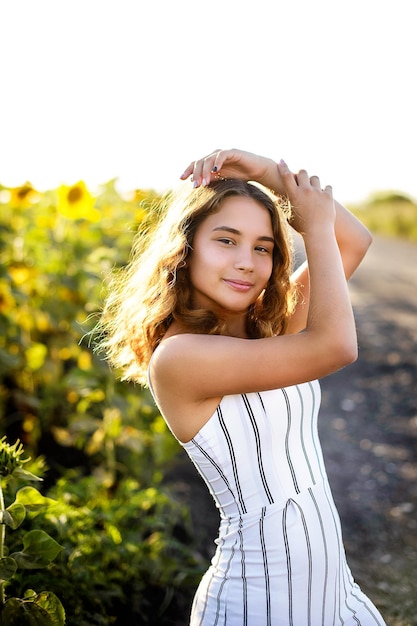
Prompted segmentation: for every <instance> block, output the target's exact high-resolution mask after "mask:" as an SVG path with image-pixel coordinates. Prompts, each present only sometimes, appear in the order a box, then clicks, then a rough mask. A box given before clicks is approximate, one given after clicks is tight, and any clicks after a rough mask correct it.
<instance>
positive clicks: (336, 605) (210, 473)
mask: <svg viewBox="0 0 417 626" xmlns="http://www.w3.org/2000/svg"><path fill="white" fill-rule="evenodd" d="M319 404H320V387H319V384H318V382H316V381H315V382H312V383H306V384H302V385H296V386H293V387H288V388H285V389H276V390H272V391H267V392H262V393H250V394H243V395H234V396H225V397H224V398H223V399H222V401H221V402H220V404H219V406H218V408H217V410H216V412H215V413H214V414H213V415H212V417H211V418H210V419H209V421H208V422H207V423H206V424H205V425H204V426H203V428H202V429H201V430H200V431H199V433H198V434H197V435H196V436H195V437H194V438H193V439H192V440H191V441H190V442H188V443H185V444H183V447H184V448H185V450H186V451H187V453H188V454H189V456H190V458H191V459H192V461H193V463H194V464H195V465H196V467H197V469H198V471H199V472H200V474H201V475H202V477H203V479H204V480H205V482H206V483H207V486H208V488H209V490H210V492H211V494H212V495H213V498H214V500H215V502H216V505H217V507H218V509H219V512H220V528H219V536H218V538H217V540H216V544H217V549H216V552H215V555H214V557H213V559H212V562H211V567H210V568H209V569H208V571H207V572H206V574H205V575H204V577H203V578H202V580H201V583H200V585H199V587H198V590H197V592H196V595H195V598H194V603H193V607H192V615H191V621H190V624H191V626H342V625H345V626H355V625H356V626H358V625H361V626H384V625H385V622H384V620H383V619H382V617H381V615H380V613H379V612H378V610H377V609H376V608H375V606H374V605H373V604H372V603H371V602H370V600H369V599H368V598H367V597H366V596H365V595H364V594H363V593H362V592H361V590H360V589H359V587H358V585H357V584H356V583H355V582H354V580H353V578H352V575H351V573H350V570H349V567H348V565H347V562H346V558H345V552H344V548H343V543H342V535H341V529H340V522H339V516H338V513H337V511H336V508H335V505H334V502H333V498H332V495H331V491H330V486H329V483H328V480H327V476H326V471H325V468H324V463H323V456H322V452H321V447H320V442H319V439H318V433H317V414H318V409H319Z"/></svg>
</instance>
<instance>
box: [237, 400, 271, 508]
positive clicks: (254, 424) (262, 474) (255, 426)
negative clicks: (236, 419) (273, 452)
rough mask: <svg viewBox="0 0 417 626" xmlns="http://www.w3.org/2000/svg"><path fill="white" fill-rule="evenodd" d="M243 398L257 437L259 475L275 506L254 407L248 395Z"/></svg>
mask: <svg viewBox="0 0 417 626" xmlns="http://www.w3.org/2000/svg"><path fill="white" fill-rule="evenodd" d="M257 396H258V398H260V396H259V394H257ZM242 398H243V402H244V404H245V407H246V411H247V412H248V415H249V419H250V421H251V424H252V428H253V433H254V435H255V442H256V454H257V457H258V468H259V473H260V475H261V480H262V484H263V486H264V489H265V493H266V497H267V498H268V502H269V504H273V502H274V499H273V497H272V494H271V490H270V489H269V486H268V483H267V480H266V476H265V470H264V466H263V462H262V451H261V438H260V437H259V428H258V424H257V423H256V419H255V416H254V414H253V410H252V407H251V405H250V402H249V400H248V397H247V395H246V394H242ZM261 404H262V400H261Z"/></svg>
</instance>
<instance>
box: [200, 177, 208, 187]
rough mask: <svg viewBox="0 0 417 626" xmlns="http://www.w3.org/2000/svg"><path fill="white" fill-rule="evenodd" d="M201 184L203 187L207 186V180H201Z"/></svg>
mask: <svg viewBox="0 0 417 626" xmlns="http://www.w3.org/2000/svg"><path fill="white" fill-rule="evenodd" d="M201 184H202V185H203V187H206V186H207V179H206V178H203V180H202V181H201Z"/></svg>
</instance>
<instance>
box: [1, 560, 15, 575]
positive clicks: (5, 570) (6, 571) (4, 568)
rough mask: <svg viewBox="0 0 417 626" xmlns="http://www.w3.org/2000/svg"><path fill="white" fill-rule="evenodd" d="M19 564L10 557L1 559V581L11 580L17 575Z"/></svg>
mask: <svg viewBox="0 0 417 626" xmlns="http://www.w3.org/2000/svg"><path fill="white" fill-rule="evenodd" d="M16 570H17V563H16V561H15V560H14V559H12V558H11V557H10V556H5V557H3V558H1V559H0V579H1V580H9V579H10V578H12V577H13V576H14V575H15V574H16Z"/></svg>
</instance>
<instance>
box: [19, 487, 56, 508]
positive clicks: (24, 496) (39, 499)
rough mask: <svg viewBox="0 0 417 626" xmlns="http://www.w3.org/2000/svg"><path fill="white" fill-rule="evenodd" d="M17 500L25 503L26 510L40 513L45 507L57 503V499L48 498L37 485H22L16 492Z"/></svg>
mask: <svg viewBox="0 0 417 626" xmlns="http://www.w3.org/2000/svg"><path fill="white" fill-rule="evenodd" d="M15 501H16V502H18V503H19V504H23V506H24V507H25V508H26V511H29V512H30V513H40V511H41V510H42V509H44V508H47V507H49V506H52V505H54V504H56V500H53V499H52V498H46V497H45V496H43V495H42V494H41V493H39V491H38V490H37V489H35V487H22V488H21V489H19V491H18V492H17V494H16V500H15Z"/></svg>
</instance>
